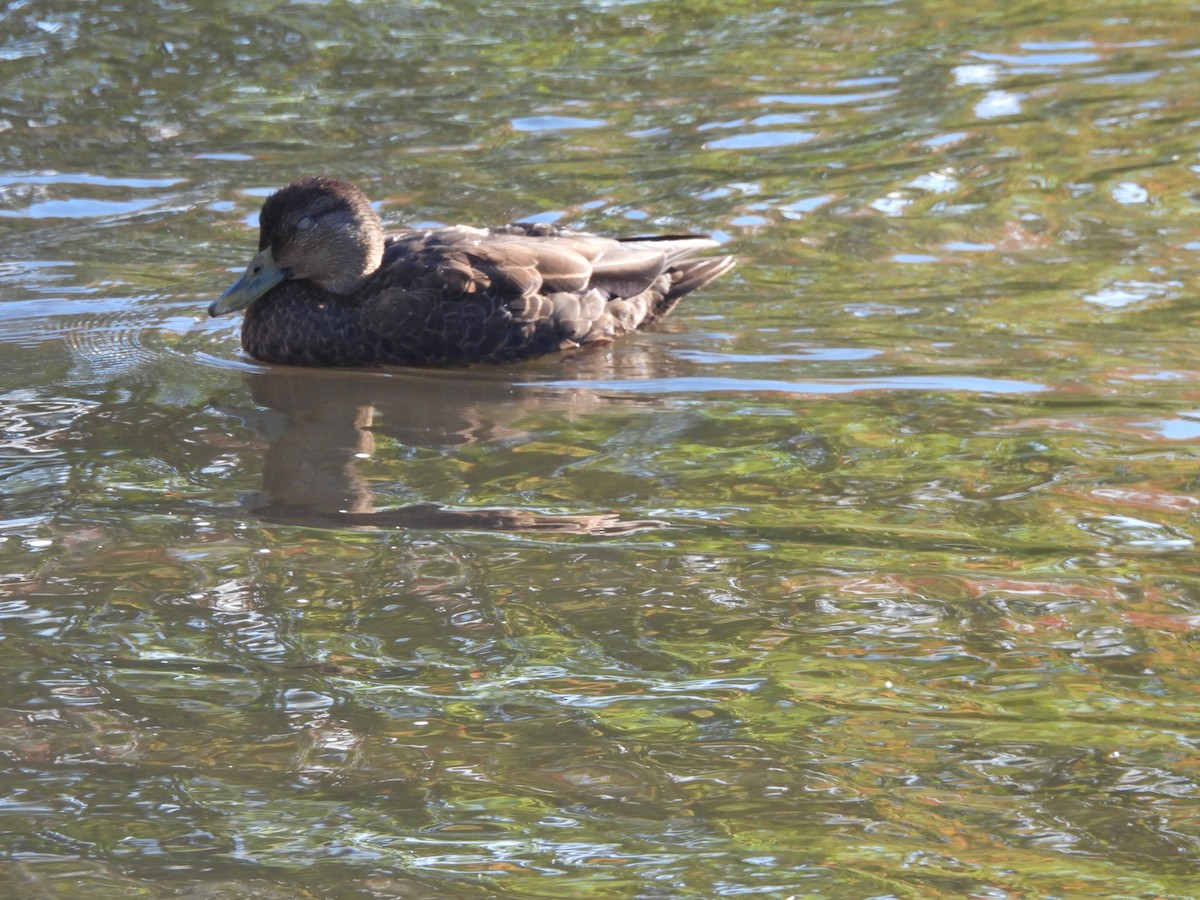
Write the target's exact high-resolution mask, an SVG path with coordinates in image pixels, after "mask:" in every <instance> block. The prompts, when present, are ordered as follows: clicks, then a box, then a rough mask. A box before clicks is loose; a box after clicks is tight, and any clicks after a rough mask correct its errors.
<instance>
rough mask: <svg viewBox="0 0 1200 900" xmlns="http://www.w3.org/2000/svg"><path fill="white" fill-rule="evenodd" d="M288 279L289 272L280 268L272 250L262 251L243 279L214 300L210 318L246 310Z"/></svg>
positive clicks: (251, 261)
mask: <svg viewBox="0 0 1200 900" xmlns="http://www.w3.org/2000/svg"><path fill="white" fill-rule="evenodd" d="M285 278H287V271H286V270H284V269H281V268H279V266H278V265H276V264H275V260H274V258H273V257H272V256H271V248H270V247H267V248H266V249H265V250H260V251H259V252H258V253H256V254H255V255H254V259H252V260H250V265H248V266H246V271H245V273H243V275H242V277H241V278H239V279H238V280H237V281H235V282H234V283H233V285H232V286H231V287H230V288H229V290H227V291H226V292H225V293H223V294H222V295H221V296H220V297H218V298H217V299H216V300H214V301H213V302H212V303H211V304H209V307H208V314H209V315H210V316H223V315H225V314H226V313H231V312H237V311H238V310H239V309H245V308H246V307H247V306H249V305H250V304H251V303H253V302H254V301H255V300H257V299H258V298H259V297H261V296H262V295H263V294H265V293H266V292H267V291H269V290H270V289H271V288H273V287H275V285H277V284H279V282H281V281H283V280H284V279H285Z"/></svg>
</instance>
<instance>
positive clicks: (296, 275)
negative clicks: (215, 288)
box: [208, 176, 383, 316]
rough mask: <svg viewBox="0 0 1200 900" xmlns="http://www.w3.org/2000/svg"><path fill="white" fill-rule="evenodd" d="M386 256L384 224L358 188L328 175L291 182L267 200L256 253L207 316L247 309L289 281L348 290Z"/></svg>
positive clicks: (330, 289) (350, 290) (331, 289)
mask: <svg viewBox="0 0 1200 900" xmlns="http://www.w3.org/2000/svg"><path fill="white" fill-rule="evenodd" d="M382 259H383V224H382V223H381V222H380V221H379V216H378V215H377V214H376V212H375V210H374V209H372V208H371V203H370V201H369V200H367V198H366V197H365V196H363V194H362V192H361V191H360V190H358V188H356V187H354V186H353V185H349V184H346V183H345V182H344V181H337V180H336V179H333V178H326V177H324V176H318V177H316V178H304V179H301V180H300V181H293V182H292V183H291V184H289V185H287V186H286V187H282V188H280V189H279V190H277V191H276V192H275V193H273V194H272V195H271V196H269V197H268V198H267V199H266V202H264V203H263V207H262V212H261V213H260V214H259V217H258V253H256V254H255V255H254V258H253V259H252V260H250V265H248V266H247V267H246V273H245V274H244V275H242V277H241V278H239V279H238V280H237V281H236V282H235V283H234V285H233V286H232V287H230V288H229V290H227V291H226V292H225V293H223V294H222V295H221V296H220V297H219V298H218V299H217V300H214V301H213V303H212V304H211V305H210V306H209V307H208V314H209V315H210V316H219V315H223V314H225V313H231V312H234V311H236V310H239V309H244V308H245V307H247V306H249V305H250V304H251V303H253V302H254V301H255V300H256V299H258V298H259V297H261V296H262V295H263V294H265V293H266V292H267V291H269V290H270V289H271V288H273V287H274V286H275V285H277V284H279V283H280V282H281V281H285V280H287V279H293V280H297V281H310V282H312V283H313V284H316V285H318V286H319V287H322V288H324V289H325V290H327V291H330V292H332V293H334V294H350V293H353V292H354V291H355V290H356V289H357V288H358V287H359V286H360V285H361V284H362V283H363V281H364V280H365V279H366V278H367V276H369V275H370V274H371V273H372V272H374V271H375V270H376V269H378V268H379V263H380V261H381V260H382Z"/></svg>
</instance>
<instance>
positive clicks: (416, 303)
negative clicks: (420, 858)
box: [209, 177, 734, 366]
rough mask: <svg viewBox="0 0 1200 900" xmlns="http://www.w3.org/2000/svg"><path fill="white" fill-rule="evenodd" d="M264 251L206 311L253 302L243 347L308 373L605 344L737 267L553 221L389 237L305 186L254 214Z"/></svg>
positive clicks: (313, 183)
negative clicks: (303, 367) (320, 368)
mask: <svg viewBox="0 0 1200 900" xmlns="http://www.w3.org/2000/svg"><path fill="white" fill-rule="evenodd" d="M259 227H260V231H259V244H258V250H259V252H258V254H257V255H256V256H255V257H254V259H253V260H251V262H250V265H249V267H248V268H247V269H246V273H245V275H243V276H242V277H241V279H239V280H238V282H237V283H236V284H234V285H233V286H232V287H231V288H229V290H227V291H226V292H225V293H224V294H223V295H221V298H220V299H219V300H217V301H215V302H214V303H213V304H212V305H211V306H210V307H209V314H210V315H214V316H216V315H221V314H222V313H227V312H233V311H234V310H237V309H242V308H246V318H245V320H244V321H243V323H242V346H243V348H245V350H246V352H247V353H249V354H250V355H251V356H253V357H255V358H256V359H260V360H263V361H265V362H277V363H290V364H294V365H308V366H363V365H384V364H393V365H424V366H446V365H462V364H467V363H474V362H511V361H514V360H519V359H526V358H529V357H533V356H538V355H540V354H543V353H551V352H554V351H556V350H563V349H566V348H569V347H576V346H579V345H581V344H588V343H594V342H597V341H610V340H612V339H613V338H616V337H618V336H620V335H622V334H625V333H626V332H629V331H633V330H634V329H636V328H638V327H639V326H641V325H644V324H646V323H649V322H653V321H654V320H656V319H659V318H661V317H663V316H665V315H666V314H667V313H669V312H670V311H671V310H672V309H673V308H674V307H675V305H676V304H677V303H678V302H679V299H680V298H681V297H682V296H683V295H684V294H687V293H688V292H690V291H694V290H695V289H696V288H699V287H703V286H704V285H706V284H708V283H709V282H710V281H712V280H713V279H714V278H716V277H718V276H719V275H722V274H724V273H725V272H727V271H729V270H730V269H731V268H732V267H733V264H734V260H733V257H731V256H713V257H699V258H695V257H694V254H695V253H696V252H697V251H699V250H702V249H707V248H710V247H715V246H717V244H716V242H715V241H711V240H709V239H707V238H698V237H691V236H685V237H661V238H632V239H614V238H604V237H597V236H595V235H590V234H583V233H581V232H574V231H569V230H567V229H563V228H558V227H555V226H552V225H543V224H528V223H525V224H517V225H507V226H504V227H502V228H492V229H480V228H468V227H466V226H461V225H460V226H455V227H452V228H441V229H435V230H413V231H404V232H399V233H397V234H393V235H388V236H385V235H384V233H383V226H382V223H381V222H380V220H379V216H378V215H376V213H375V211H374V210H373V209H372V208H371V205H370V203H369V201H368V200H367V198H366V197H364V196H363V194H362V193H361V192H359V191H358V190H357V189H356V188H354V187H352V186H351V185H348V184H346V183H344V182H340V181H336V180H334V179H332V178H324V177H317V178H306V179H303V180H301V181H294V182H292V183H291V184H289V185H287V186H286V187H284V188H281V189H280V190H278V191H276V192H275V193H274V194H272V195H271V196H270V197H268V198H267V200H266V202H265V203H263V208H262V213H261V215H260V217H259Z"/></svg>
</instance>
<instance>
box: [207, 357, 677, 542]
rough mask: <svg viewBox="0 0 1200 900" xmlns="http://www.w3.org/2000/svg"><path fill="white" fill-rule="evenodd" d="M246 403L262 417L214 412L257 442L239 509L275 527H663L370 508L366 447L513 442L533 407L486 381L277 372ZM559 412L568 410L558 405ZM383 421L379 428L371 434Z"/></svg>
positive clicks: (605, 519) (494, 512)
mask: <svg viewBox="0 0 1200 900" xmlns="http://www.w3.org/2000/svg"><path fill="white" fill-rule="evenodd" d="M245 377H246V380H247V381H248V382H249V387H250V392H251V396H252V398H253V400H254V401H255V403H257V404H258V405H260V406H263V407H266V408H267V411H262V410H254V411H249V410H246V411H239V410H233V409H227V410H224V411H225V412H228V413H230V414H232V415H236V416H238V417H240V418H243V419H244V420H245V421H246V423H247V424H248V425H250V426H251V427H253V428H254V429H255V430H256V431H258V433H259V434H260V436H261V437H263V438H264V439H265V440H266V442H267V449H266V453H265V455H264V458H263V487H262V490H261V491H259V492H254V493H253V494H251V495H250V496H248V497H247V498H246V499H245V503H246V507H247V509H248V511H249V512H251V513H252V514H253V515H255V516H257V517H259V518H261V519H263V520H265V521H268V522H272V523H275V524H282V525H301V526H307V527H318V528H380V529H387V528H395V529H431V530H447V531H449V530H469V531H513V532H558V533H567V534H588V535H624V534H632V533H636V532H640V531H647V530H652V529H657V528H664V527H667V526H668V523H667V522H663V521H658V520H652V519H631V520H626V519H622V518H621V516H620V514H619V513H616V512H610V513H596V514H581V515H569V514H547V513H539V512H535V511H533V510H528V509H492V508H478V509H464V508H451V507H447V506H442V505H439V504H436V503H417V504H411V505H406V506H400V507H389V508H377V506H376V494H375V491H374V490H373V489H372V487H371V484H370V482H369V481H368V480H367V479H366V478H364V477H363V475H362V473H361V471H360V466H361V464H362V463H363V462H364V461H365V460H368V459H370V458H371V457H372V456H373V455H374V454H375V453H376V436H377V435H380V434H382V435H386V436H387V437H389V438H391V439H394V440H395V441H396V442H398V443H400V444H402V445H405V446H409V447H417V448H422V449H428V450H434V451H444V450H448V449H451V448H455V447H460V446H464V445H468V444H474V443H476V442H478V441H483V440H489V439H492V438H495V437H497V436H498V435H503V434H511V433H512V431H513V429H514V425H513V422H514V420H515V418H516V416H517V414H518V412H520V411H522V410H523V409H524V408H525V407H528V405H529V404H531V403H539V402H540V403H546V402H555V401H546V400H540V399H538V398H536V397H534V396H533V394H532V391H531V390H530V389H529V388H526V387H522V386H519V385H514V384H512V383H511V382H509V381H508V380H506V379H504V378H495V377H491V376H489V374H488V373H486V372H484V373H479V374H476V373H445V372H433V373H424V374H422V373H406V372H375V371H362V372H354V371H328V370H324V371H322V370H309V369H300V368H292V367H278V368H274V369H271V370H269V371H265V372H248V373H246V375H245ZM558 402H559V403H560V404H561V405H566V406H569V405H570V404H571V400H570V399H569V398H568V399H566V400H565V401H558ZM380 420H382V422H384V423H386V424H381V425H377V424H376V423H377V421H380Z"/></svg>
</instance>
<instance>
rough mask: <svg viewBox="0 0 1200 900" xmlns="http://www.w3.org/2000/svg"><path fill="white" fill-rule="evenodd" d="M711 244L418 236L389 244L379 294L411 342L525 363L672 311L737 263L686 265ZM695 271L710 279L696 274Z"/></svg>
mask: <svg viewBox="0 0 1200 900" xmlns="http://www.w3.org/2000/svg"><path fill="white" fill-rule="evenodd" d="M712 246H715V242H713V241H709V240H707V239H704V238H693V237H684V238H668V239H654V238H645V239H642V238H639V239H634V240H616V239H613V238H603V237H597V236H595V235H589V234H582V233H579V232H572V231H567V230H565V229H556V228H554V227H553V226H545V225H528V224H520V225H509V226H505V227H504V228H498V229H489V230H483V229H477V228H468V227H465V226H459V227H455V228H446V229H438V230H430V231H410V232H405V233H401V234H397V235H393V236H391V237H390V238H389V239H388V243H387V245H386V247H385V250H384V260H383V264H382V266H381V267H380V271H379V273H378V274H377V275H376V276H375V278H374V279H373V282H374V284H373V288H374V291H373V293H375V295H376V298H377V304H376V305H377V306H378V307H379V308H378V310H377V312H378V313H380V314H382V315H384V316H386V317H387V318H388V320H389V321H388V322H387V323H386V327H387V330H388V331H389V332H391V333H392V334H398V333H399V332H400V331H401V330H403V331H404V332H405V333H406V335H407V338H406V339H405V340H404V343H405V344H408V345H410V346H412V345H415V343H416V342H417V341H419V342H420V343H421V346H422V347H423V348H424V349H423V352H426V353H428V352H430V351H432V350H433V349H434V348H435V347H436V348H439V349H438V350H437V355H440V356H445V357H446V358H447V359H448V360H450V361H452V360H453V358H454V357H457V356H462V357H463V358H464V359H465V358H467V357H472V358H474V359H518V358H521V357H524V356H531V355H535V354H538V353H545V352H549V351H551V350H556V349H563V348H566V347H570V346H575V345H579V344H584V343H591V342H595V341H605V340H611V339H612V338H614V337H616V336H618V335H620V334H624V333H625V332H628V331H632V330H633V329H635V328H637V327H638V326H639V325H641V324H642V323H643V322H646V321H650V320H652V319H654V318H657V317H659V316H661V315H664V314H665V313H666V312H667V311H669V309H670V308H671V307H672V306H674V304H675V302H677V300H678V298H679V297H680V296H682V295H683V294H684V293H687V292H688V291H690V290H693V289H695V288H696V287H699V286H700V285H701V284H705V283H707V282H708V281H711V280H712V278H715V277H716V276H717V275H719V274H720V273H721V272H723V271H725V270H726V269H728V268H729V266H730V265H732V261H731V260H729V259H728V258H725V257H718V258H715V259H697V260H689V259H688V257H690V256H691V255H692V254H694V253H695V252H697V251H698V250H700V249H705V248H708V247H712ZM696 264H701V265H704V266H705V268H704V269H703V271H704V272H705V273H707V274H705V276H704V277H696V275H697V272H698V271H699V270H695V265H696ZM705 264H707V265H705ZM689 273H690V274H689ZM401 320H403V326H402V327H401V325H400V322H401ZM375 327H376V328H377V329H382V328H384V327H385V323H383V322H380V321H377V322H376V325H375Z"/></svg>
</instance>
